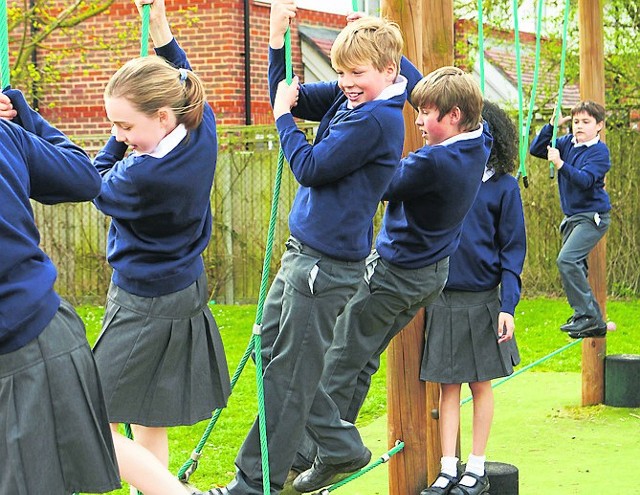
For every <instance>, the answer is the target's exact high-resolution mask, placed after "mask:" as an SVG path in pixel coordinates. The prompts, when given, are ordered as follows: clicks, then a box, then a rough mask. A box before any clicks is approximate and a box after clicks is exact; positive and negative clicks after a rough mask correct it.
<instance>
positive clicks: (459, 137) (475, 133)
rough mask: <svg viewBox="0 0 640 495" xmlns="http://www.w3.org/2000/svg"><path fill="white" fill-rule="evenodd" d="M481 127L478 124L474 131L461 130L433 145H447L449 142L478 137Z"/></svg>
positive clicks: (480, 134) (480, 133)
mask: <svg viewBox="0 0 640 495" xmlns="http://www.w3.org/2000/svg"><path fill="white" fill-rule="evenodd" d="M482 131H483V127H482V124H480V125H479V126H478V128H477V129H476V130H475V131H468V132H461V133H460V134H456V135H455V136H451V137H450V138H449V139H445V140H444V141H442V142H441V143H439V144H436V145H434V146H449V145H450V144H453V143H457V142H458V141H468V140H470V139H478V138H479V137H480V136H482Z"/></svg>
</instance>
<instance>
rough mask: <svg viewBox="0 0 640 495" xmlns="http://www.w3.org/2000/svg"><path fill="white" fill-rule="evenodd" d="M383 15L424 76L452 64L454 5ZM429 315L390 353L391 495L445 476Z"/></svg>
mask: <svg viewBox="0 0 640 495" xmlns="http://www.w3.org/2000/svg"><path fill="white" fill-rule="evenodd" d="M382 15H383V16H384V17H386V18H389V19H392V20H394V21H396V22H397V23H398V24H399V25H400V28H401V29H402V31H403V34H404V39H405V55H406V56H407V57H408V58H409V59H410V60H411V61H412V62H413V63H414V64H416V66H417V67H418V68H419V69H420V70H421V71H422V73H423V74H426V73H428V72H431V71H432V70H434V69H436V68H438V67H441V66H443V65H452V64H453V1H452V0H444V1H436V0H383V1H382ZM404 116H405V132H406V134H405V154H406V153H408V152H410V151H414V150H416V149H418V148H420V147H422V146H423V144H424V142H423V140H422V137H421V135H420V132H419V131H418V128H417V126H416V125H415V124H414V121H415V118H416V113H415V110H413V108H411V107H410V106H409V105H407V106H406V107H405V113H404ZM424 323H425V312H424V309H423V310H420V311H419V312H418V314H417V315H416V317H415V318H414V319H413V320H412V321H411V322H410V323H409V325H407V326H406V327H405V328H404V329H403V330H402V332H400V334H398V336H396V337H395V339H394V340H393V341H392V342H391V344H390V346H389V349H388V351H387V409H388V440H389V447H392V446H393V445H394V444H395V442H396V440H403V441H404V442H405V448H404V451H403V453H402V455H396V456H394V457H393V458H392V459H391V461H390V463H389V495H418V494H419V493H420V491H421V490H422V489H423V488H424V487H425V486H427V484H428V483H431V482H432V481H433V480H434V479H435V478H436V476H437V474H438V473H439V472H440V457H441V449H440V434H439V429H438V422H437V419H436V418H437V413H436V414H435V416H436V417H434V415H432V411H434V410H435V411H437V410H438V407H439V405H438V401H439V387H438V385H437V384H434V383H430V384H427V385H426V386H425V384H424V383H423V382H421V381H420V379H419V372H420V363H421V359H422V350H423V348H424Z"/></svg>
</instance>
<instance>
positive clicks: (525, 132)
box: [518, 0, 544, 187]
mask: <svg viewBox="0 0 640 495" xmlns="http://www.w3.org/2000/svg"><path fill="white" fill-rule="evenodd" d="M543 4H544V0H538V11H537V21H536V51H535V65H534V67H533V82H532V84H531V96H530V97H529V112H528V114H527V121H526V124H525V126H524V128H523V129H522V130H521V132H522V139H520V148H519V150H520V168H519V170H518V175H522V182H523V184H524V187H529V178H528V177H527V167H526V165H525V163H526V159H527V150H528V147H529V132H530V130H531V122H532V120H533V112H534V108H535V101H536V89H537V87H538V73H539V72H540V37H541V32H542V7H543Z"/></svg>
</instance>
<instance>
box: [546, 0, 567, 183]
mask: <svg viewBox="0 0 640 495" xmlns="http://www.w3.org/2000/svg"><path fill="white" fill-rule="evenodd" d="M570 7H571V1H570V0H566V2H565V4H564V20H563V21H562V52H561V54H560V76H559V78H558V101H557V103H556V110H555V112H554V115H553V134H552V136H551V146H552V147H553V148H555V146H556V137H557V135H558V120H559V119H560V113H561V112H562V92H563V89H564V66H565V59H566V54H567V31H568V25H569V8H570ZM554 176H555V168H554V165H553V163H551V162H550V163H549V178H550V179H553V177H554Z"/></svg>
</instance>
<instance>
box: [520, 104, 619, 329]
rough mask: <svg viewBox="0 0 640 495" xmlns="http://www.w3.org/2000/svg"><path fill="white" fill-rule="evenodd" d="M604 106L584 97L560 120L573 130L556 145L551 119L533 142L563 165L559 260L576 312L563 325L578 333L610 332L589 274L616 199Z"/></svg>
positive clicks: (539, 153) (533, 148)
mask: <svg viewBox="0 0 640 495" xmlns="http://www.w3.org/2000/svg"><path fill="white" fill-rule="evenodd" d="M604 118H605V110H604V107H603V106H602V105H600V104H598V103H596V102H594V101H583V102H580V103H578V104H577V105H576V106H574V107H573V108H572V109H571V117H569V116H567V117H560V119H559V125H563V124H565V123H566V122H568V121H571V124H572V134H567V135H566V136H562V137H560V138H558V139H557V140H556V146H555V147H551V137H552V135H553V126H552V125H551V124H547V125H545V126H544V127H543V128H542V130H541V131H540V133H539V134H538V135H537V136H536V138H535V139H534V141H533V143H531V148H530V152H531V154H532V155H533V156H537V157H538V158H545V159H547V160H549V161H550V162H553V165H554V166H555V168H556V169H557V171H558V190H559V192H560V206H561V207H562V212H563V213H564V215H565V216H564V218H563V219H562V222H561V223H560V234H561V235H562V248H561V249H560V253H559V254H558V258H557V260H556V263H557V265H558V270H559V271H560V278H561V279H562V287H563V288H564V292H565V295H566V296H567V300H568V302H569V305H570V306H571V307H572V308H573V314H572V315H571V316H570V317H569V319H568V320H567V322H566V323H565V324H564V325H561V326H560V329H561V330H562V331H564V332H568V333H569V336H571V337H573V338H583V337H604V336H605V335H606V333H607V324H606V323H605V321H604V320H603V317H602V313H601V311H600V306H599V305H598V301H597V300H596V298H595V296H594V294H593V291H592V290H591V286H590V285H589V278H588V265H587V261H588V257H589V253H590V252H591V251H592V250H593V248H594V247H595V246H596V244H597V243H598V241H599V240H600V239H601V238H602V237H603V236H604V234H605V233H606V232H607V230H608V229H609V223H610V215H609V211H610V210H611V202H610V201H609V195H608V194H607V192H606V191H605V190H604V181H605V175H606V173H607V172H608V171H609V169H610V168H611V160H610V158H609V149H608V148H607V145H606V144H605V143H603V142H602V141H600V136H599V133H600V131H601V130H602V128H603V127H604Z"/></svg>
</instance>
